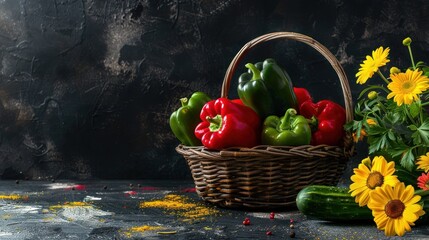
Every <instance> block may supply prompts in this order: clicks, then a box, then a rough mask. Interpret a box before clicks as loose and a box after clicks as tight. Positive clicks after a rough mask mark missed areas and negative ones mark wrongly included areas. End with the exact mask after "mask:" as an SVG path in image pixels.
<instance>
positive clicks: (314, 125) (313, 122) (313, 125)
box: [307, 116, 319, 131]
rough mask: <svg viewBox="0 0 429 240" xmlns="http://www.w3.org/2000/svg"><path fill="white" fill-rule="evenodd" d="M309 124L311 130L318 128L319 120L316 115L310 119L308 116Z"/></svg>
mask: <svg viewBox="0 0 429 240" xmlns="http://www.w3.org/2000/svg"><path fill="white" fill-rule="evenodd" d="M307 122H308V125H310V128H311V131H316V130H317V125H319V121H318V120H317V118H316V117H315V116H312V117H311V118H310V119H308V118H307Z"/></svg>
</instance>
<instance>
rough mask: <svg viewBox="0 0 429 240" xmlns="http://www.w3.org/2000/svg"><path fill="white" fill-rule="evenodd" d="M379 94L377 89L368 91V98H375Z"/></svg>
mask: <svg viewBox="0 0 429 240" xmlns="http://www.w3.org/2000/svg"><path fill="white" fill-rule="evenodd" d="M377 96H378V93H377V92H376V91H371V92H369V93H368V99H369V100H374V99H375V98H376V97H377Z"/></svg>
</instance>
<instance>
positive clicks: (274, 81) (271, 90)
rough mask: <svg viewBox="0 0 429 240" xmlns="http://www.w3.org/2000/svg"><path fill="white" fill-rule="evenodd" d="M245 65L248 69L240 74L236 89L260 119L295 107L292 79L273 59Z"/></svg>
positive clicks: (296, 102)
mask: <svg viewBox="0 0 429 240" xmlns="http://www.w3.org/2000/svg"><path fill="white" fill-rule="evenodd" d="M245 66H246V68H248V69H249V70H248V72H246V73H243V74H241V75H240V77H239V80H238V89H237V90H238V96H239V97H240V99H241V100H242V101H243V103H244V104H245V105H247V106H249V107H251V108H252V109H253V110H255V111H256V112H257V113H258V115H259V116H260V117H261V118H262V119H265V118H266V117H268V116H270V115H276V116H280V115H282V114H283V113H284V112H285V110H286V109H288V108H295V109H297V107H298V101H297V99H296V96H295V93H294V91H293V86H292V81H291V80H290V77H289V75H288V74H287V72H286V71H285V70H284V69H282V68H281V67H280V66H279V65H278V64H277V63H276V61H275V60H274V59H271V58H268V59H266V60H265V61H264V62H258V63H256V64H255V65H254V64H252V63H248V64H246V65H245Z"/></svg>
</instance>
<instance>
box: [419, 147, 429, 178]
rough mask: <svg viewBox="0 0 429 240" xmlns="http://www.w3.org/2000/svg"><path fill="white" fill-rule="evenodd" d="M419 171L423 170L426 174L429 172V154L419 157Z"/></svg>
mask: <svg viewBox="0 0 429 240" xmlns="http://www.w3.org/2000/svg"><path fill="white" fill-rule="evenodd" d="M417 169H422V170H423V171H425V172H426V173H427V172H429V152H428V153H426V155H422V156H420V157H419V159H418V161H417Z"/></svg>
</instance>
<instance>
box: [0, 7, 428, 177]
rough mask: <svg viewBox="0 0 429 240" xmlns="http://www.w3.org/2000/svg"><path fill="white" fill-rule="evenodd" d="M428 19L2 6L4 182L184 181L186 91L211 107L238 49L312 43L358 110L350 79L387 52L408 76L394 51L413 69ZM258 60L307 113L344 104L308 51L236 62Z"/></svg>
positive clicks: (264, 53) (0, 166)
mask: <svg viewBox="0 0 429 240" xmlns="http://www.w3.org/2000/svg"><path fill="white" fill-rule="evenodd" d="M428 8H429V3H428V2H427V1H424V0H419V1H399V0H392V1H381V0H378V1H370V0H365V1H344V0H324V1H309V0H303V1H289V0H286V1H279V0H266V1H256V0H250V1H244V0H221V1H214V0H209V1H201V0H195V1H171V0H164V1H153V0H149V1H139V0H124V1H100V0H53V1H48V0H31V1H29V0H3V1H0V22H1V25H0V60H1V61H0V116H1V117H0V135H1V145H0V176H1V177H2V178H3V179H8V178H12V179H17V178H30V179H39V178H46V179H49V178H52V177H55V178H80V179H83V178H164V179H167V178H176V179H179V178H188V179H189V178H190V173H189V170H188V168H187V166H186V163H185V161H184V160H183V158H182V157H181V156H180V155H178V154H177V153H176V152H175V150H174V147H175V146H176V145H177V143H178V142H177V140H176V139H175V138H174V136H173V135H172V134H171V132H170V129H169V126H168V121H167V119H168V117H169V115H170V113H171V112H172V111H174V110H175V109H176V108H177V107H178V106H179V101H178V99H179V98H181V97H184V96H189V95H190V94H191V93H192V92H194V91H197V90H199V91H204V92H206V93H208V94H209V95H210V96H212V97H213V98H215V97H218V96H219V95H220V87H221V81H222V79H223V76H224V74H225V71H226V68H227V67H228V64H229V62H230V60H231V59H232V58H233V56H234V55H235V54H236V53H237V52H238V50H239V49H240V48H241V47H242V46H243V45H244V44H245V43H246V42H247V41H249V40H251V39H253V38H254V37H256V36H259V35H262V34H265V33H268V32H272V31H296V32H300V33H303V34H306V35H309V36H311V37H313V38H315V39H316V40H318V41H319V42H321V43H322V44H323V45H325V46H327V47H328V48H329V49H330V50H331V51H332V52H333V53H334V54H335V55H336V56H337V58H338V59H339V60H340V62H341V63H342V64H343V66H344V68H345V70H346V72H347V74H348V77H349V78H350V85H351V87H352V89H353V94H354V97H356V94H357V92H358V91H359V87H358V86H356V85H355V83H354V75H355V73H356V71H357V69H358V66H359V63H360V62H361V61H362V59H363V58H364V56H365V55H366V54H369V53H370V51H371V50H373V49H375V48H376V47H378V46H380V45H383V46H390V47H391V48H392V59H394V62H396V64H397V65H402V66H406V65H407V64H408V63H407V61H408V58H406V56H407V52H406V49H405V48H404V47H402V46H401V41H402V39H403V38H404V37H406V36H410V37H412V38H413V40H414V43H413V47H414V50H415V55H416V58H417V59H423V58H424V57H426V56H428V49H429V46H428V45H429V37H428V34H427V33H426V31H425V29H428V27H429V26H428V24H429V23H428V21H427V12H428ZM266 57H273V58H276V59H277V60H278V61H279V62H281V63H282V65H283V66H284V67H285V68H286V69H287V70H288V72H289V73H290V75H291V76H292V78H293V81H294V84H295V85H296V86H303V87H307V88H308V89H309V90H310V91H311V92H313V94H314V97H315V98H316V99H320V98H327V97H329V98H331V99H334V100H338V101H341V99H342V98H341V92H340V91H341V90H340V88H339V84H338V81H337V79H336V76H335V73H334V72H333V71H332V70H331V69H330V66H329V65H328V64H327V62H326V61H324V59H323V58H322V57H321V56H319V55H318V54H317V53H316V52H315V51H314V50H312V49H309V48H308V47H307V46H304V45H303V44H299V43H296V42H292V41H281V40H279V41H273V42H272V43H267V44H264V45H261V46H260V47H259V48H257V49H255V50H254V51H252V52H251V53H250V54H249V55H248V56H247V57H246V58H245V59H244V61H259V60H261V59H264V58H266ZM237 71H243V69H239V70H237ZM237 74H238V73H237ZM327 86H328V87H327ZM234 88H235V87H234V85H233V86H232V87H231V91H230V96H231V97H234V96H236V93H235V91H234ZM321 89H323V91H320V90H321ZM325 89H326V91H325ZM359 153H360V154H363V155H364V154H365V151H364V150H361V151H359ZM356 159H358V157H356ZM348 172H350V168H349V169H348ZM348 172H346V175H347V173H348Z"/></svg>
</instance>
